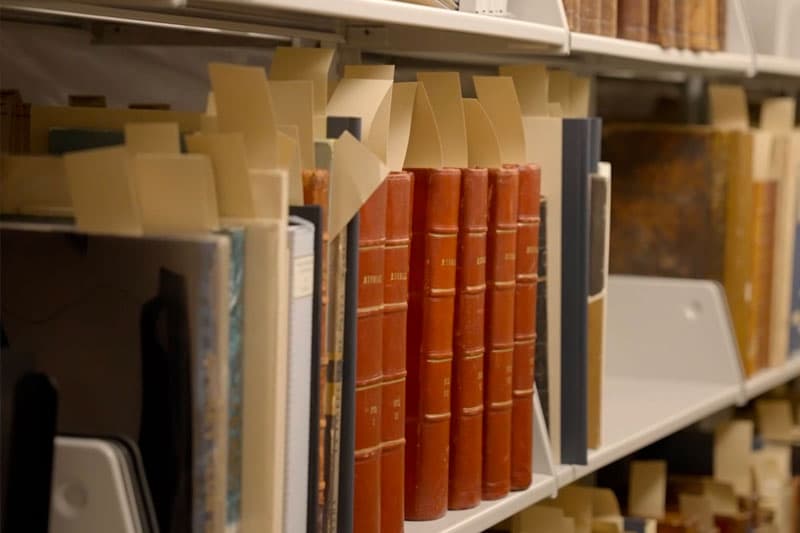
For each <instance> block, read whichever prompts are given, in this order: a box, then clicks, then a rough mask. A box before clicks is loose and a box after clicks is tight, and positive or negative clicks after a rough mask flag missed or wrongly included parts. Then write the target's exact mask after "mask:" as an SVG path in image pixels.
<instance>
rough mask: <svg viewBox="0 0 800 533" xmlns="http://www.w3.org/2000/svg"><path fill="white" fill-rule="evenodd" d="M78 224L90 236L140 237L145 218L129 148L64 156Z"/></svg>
mask: <svg viewBox="0 0 800 533" xmlns="http://www.w3.org/2000/svg"><path fill="white" fill-rule="evenodd" d="M64 167H65V169H66V173H67V179H68V181H69V187H70V195H71V197H72V206H73V210H74V214H75V225H76V226H77V227H78V228H79V229H80V230H82V231H85V232H87V233H112V234H120V235H141V234H142V230H143V228H142V215H141V212H140V210H139V202H138V193H137V191H136V183H135V177H134V168H133V159H132V156H131V155H130V153H129V152H128V150H127V148H125V147H114V148H100V149H96V150H85V151H79V152H71V153H68V154H67V155H65V156H64Z"/></svg>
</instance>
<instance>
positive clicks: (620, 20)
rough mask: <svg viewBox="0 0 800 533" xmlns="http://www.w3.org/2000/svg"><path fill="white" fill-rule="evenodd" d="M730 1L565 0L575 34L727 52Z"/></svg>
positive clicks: (570, 23) (569, 20)
mask: <svg viewBox="0 0 800 533" xmlns="http://www.w3.org/2000/svg"><path fill="white" fill-rule="evenodd" d="M726 4H727V0H564V9H565V10H566V14H567V23H568V24H569V28H570V30H571V31H574V32H582V33H591V34H595V35H604V36H607V37H620V38H622V39H630V40H633V41H641V42H644V43H655V44H660V45H661V46H663V47H664V48H680V49H689V50H697V51H700V50H707V51H718V50H725V35H726V28H727V18H726V17H727V14H726Z"/></svg>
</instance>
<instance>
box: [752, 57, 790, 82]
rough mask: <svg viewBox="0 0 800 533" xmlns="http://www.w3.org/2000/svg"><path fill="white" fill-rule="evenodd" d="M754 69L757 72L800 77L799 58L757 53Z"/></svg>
mask: <svg viewBox="0 0 800 533" xmlns="http://www.w3.org/2000/svg"><path fill="white" fill-rule="evenodd" d="M756 71H757V72H758V73H759V74H771V75H775V76H787V77H792V78H800V59H794V58H791V57H781V56H774V55H766V54H758V55H757V56H756Z"/></svg>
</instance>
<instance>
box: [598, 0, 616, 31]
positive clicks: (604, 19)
mask: <svg viewBox="0 0 800 533" xmlns="http://www.w3.org/2000/svg"><path fill="white" fill-rule="evenodd" d="M617 17H618V12H617V0H600V35H605V36H606V37H616V36H617Z"/></svg>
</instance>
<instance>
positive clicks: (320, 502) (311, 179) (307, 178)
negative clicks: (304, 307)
mask: <svg viewBox="0 0 800 533" xmlns="http://www.w3.org/2000/svg"><path fill="white" fill-rule="evenodd" d="M328 190H329V189H328V171H327V170H319V169H317V170H304V171H303V202H304V203H305V204H306V205H318V206H320V208H321V209H322V308H321V309H320V329H321V331H320V337H319V338H320V341H319V346H320V351H319V353H318V354H314V356H315V357H318V358H319V368H320V372H319V402H320V404H319V414H320V416H319V422H318V426H317V428H316V430H317V431H318V432H319V441H318V442H319V457H318V461H319V463H318V465H319V472H318V478H317V479H318V488H317V491H318V493H317V527H318V528H320V527H321V526H322V514H323V509H324V505H325V427H326V425H327V424H326V413H327V409H326V404H327V402H326V400H327V387H328V348H327V346H328V344H327V335H326V334H327V315H328V270H329V267H328V243H329V241H330V236H329V235H328V204H329V201H330V200H329V196H328ZM312 429H314V428H313V427H312Z"/></svg>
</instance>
